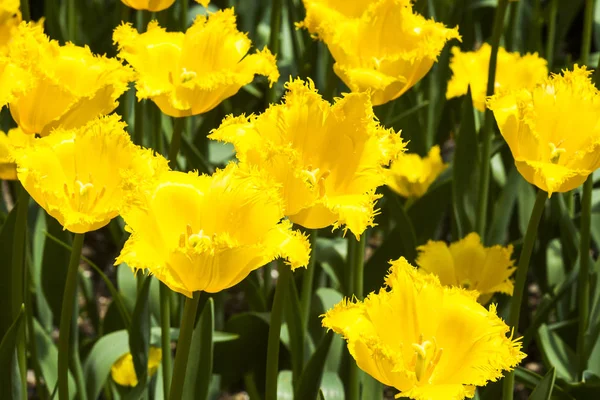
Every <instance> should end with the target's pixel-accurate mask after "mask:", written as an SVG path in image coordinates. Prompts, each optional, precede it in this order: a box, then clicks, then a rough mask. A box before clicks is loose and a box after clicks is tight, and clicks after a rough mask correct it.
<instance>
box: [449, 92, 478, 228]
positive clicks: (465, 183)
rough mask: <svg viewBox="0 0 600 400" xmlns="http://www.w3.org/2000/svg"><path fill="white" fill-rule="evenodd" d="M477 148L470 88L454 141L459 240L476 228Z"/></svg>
mask: <svg viewBox="0 0 600 400" xmlns="http://www.w3.org/2000/svg"><path fill="white" fill-rule="evenodd" d="M478 149H479V146H478V144H477V132H476V130H475V113H474V109H473V99H472V97H471V90H470V88H469V90H468V92H467V95H466V96H464V98H463V103H462V112H461V120H460V130H459V134H458V137H457V138H456V149H455V151H454V159H453V161H452V164H453V168H452V206H453V212H454V220H455V222H456V230H457V232H458V237H457V238H456V239H462V238H463V236H464V235H466V234H467V233H470V232H472V231H473V226H474V225H475V205H476V201H477V199H476V198H474V197H473V196H472V195H471V194H472V192H473V190H472V188H473V187H476V186H477V185H476V184H474V183H476V179H477V176H476V175H475V172H476V171H478V166H479V154H478Z"/></svg>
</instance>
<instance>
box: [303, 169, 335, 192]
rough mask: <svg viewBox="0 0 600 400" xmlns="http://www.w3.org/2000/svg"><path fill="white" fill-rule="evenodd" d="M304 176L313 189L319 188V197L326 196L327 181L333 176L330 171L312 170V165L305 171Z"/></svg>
mask: <svg viewBox="0 0 600 400" xmlns="http://www.w3.org/2000/svg"><path fill="white" fill-rule="evenodd" d="M304 174H305V176H306V178H307V180H308V182H309V183H310V185H311V186H313V187H315V186H316V187H318V191H319V196H324V195H325V180H326V179H327V177H328V176H329V175H330V174H331V171H330V170H324V171H322V170H321V169H320V168H314V169H313V168H312V165H309V166H308V167H307V169H305V170H304Z"/></svg>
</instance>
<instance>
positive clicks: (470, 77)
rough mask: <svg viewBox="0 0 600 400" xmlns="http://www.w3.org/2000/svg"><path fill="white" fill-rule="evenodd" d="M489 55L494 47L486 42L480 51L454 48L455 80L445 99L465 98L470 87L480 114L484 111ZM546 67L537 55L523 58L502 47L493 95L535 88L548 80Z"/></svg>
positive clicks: (528, 55) (452, 67)
mask: <svg viewBox="0 0 600 400" xmlns="http://www.w3.org/2000/svg"><path fill="white" fill-rule="evenodd" d="M490 54H491V46H490V45H489V44H487V43H484V44H483V45H482V46H481V47H480V48H479V50H477V51H467V52H462V51H460V48H458V47H454V48H453V49H452V58H451V59H450V69H451V70H452V78H451V79H450V81H449V82H448V88H447V90H446V98H448V99H450V98H452V97H458V96H463V95H465V94H467V90H468V88H469V86H470V87H471V96H472V97H473V105H474V106H475V108H477V109H478V110H479V111H485V100H486V91H487V78H488V67H489V63H490ZM547 64H548V63H547V61H546V60H545V59H543V58H541V57H539V56H538V54H537V53H534V54H525V55H524V56H522V55H520V54H519V53H517V52H514V53H509V52H508V51H506V50H505V49H504V48H503V47H500V48H499V49H498V61H497V64H496V82H495V83H494V87H495V89H494V92H495V93H497V94H502V93H505V92H507V91H510V90H513V89H522V88H524V89H532V88H534V87H535V85H536V84H538V83H540V82H541V81H543V80H544V79H546V78H547V77H548V66H547Z"/></svg>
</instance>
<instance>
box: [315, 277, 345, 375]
mask: <svg viewBox="0 0 600 400" xmlns="http://www.w3.org/2000/svg"><path fill="white" fill-rule="evenodd" d="M316 295H317V298H318V299H319V303H317V309H318V315H319V318H317V319H315V320H314V321H315V322H316V327H317V328H318V329H319V331H320V332H324V330H323V327H322V326H321V317H320V316H322V315H323V314H325V313H326V312H327V311H328V310H330V309H331V308H333V306H335V305H336V304H337V303H339V302H340V301H342V299H343V298H344V296H342V294H341V293H340V292H338V291H337V290H335V289H331V288H326V287H322V288H319V289H317V292H316ZM344 344H345V342H344V339H342V337H341V336H339V335H335V336H334V337H333V341H332V342H331V348H330V349H329V356H328V357H327V362H326V364H325V370H326V371H338V370H339V367H340V364H341V362H342V354H343V352H344ZM310 345H311V346H314V345H313V344H312V342H311V343H310Z"/></svg>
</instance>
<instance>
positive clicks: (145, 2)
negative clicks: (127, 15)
mask: <svg viewBox="0 0 600 400" xmlns="http://www.w3.org/2000/svg"><path fill="white" fill-rule="evenodd" d="M121 1H122V2H123V4H125V5H126V6H128V7H131V8H135V9H136V10H148V11H152V12H156V11H162V10H166V9H167V8H169V7H171V6H172V5H173V3H175V0H121Z"/></svg>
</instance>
